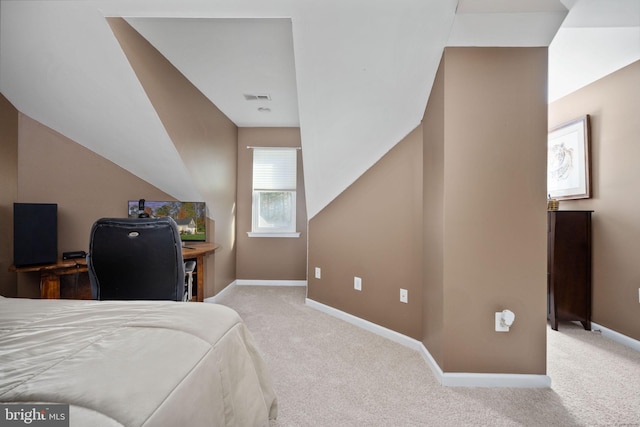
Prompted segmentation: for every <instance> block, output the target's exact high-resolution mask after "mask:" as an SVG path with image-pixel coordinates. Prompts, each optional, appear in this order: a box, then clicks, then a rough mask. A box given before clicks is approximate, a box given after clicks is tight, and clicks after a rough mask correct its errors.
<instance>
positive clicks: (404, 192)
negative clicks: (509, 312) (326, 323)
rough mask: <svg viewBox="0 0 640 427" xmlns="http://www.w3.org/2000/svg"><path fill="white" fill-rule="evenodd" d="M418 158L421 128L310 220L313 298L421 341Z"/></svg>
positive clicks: (420, 182)
mask: <svg viewBox="0 0 640 427" xmlns="http://www.w3.org/2000/svg"><path fill="white" fill-rule="evenodd" d="M421 159H422V131H421V129H420V128H418V129H416V130H414V131H413V132H412V133H410V134H409V135H408V136H407V137H405V138H404V139H403V140H402V141H401V142H400V143H398V144H397V145H396V146H395V147H394V148H393V149H392V150H391V151H390V152H389V153H387V154H386V155H385V156H384V157H383V158H382V159H381V160H380V161H379V162H378V163H376V164H375V165H374V166H373V167H371V169H369V170H368V171H367V172H366V173H365V174H363V175H362V176H361V177H360V178H359V179H358V180H357V181H356V182H355V183H354V184H352V185H351V186H350V187H349V188H347V189H346V190H345V191H344V192H343V193H342V194H341V195H340V196H338V197H337V198H336V199H335V200H334V201H333V202H331V203H330V204H329V205H328V206H327V207H325V208H324V209H323V210H322V211H321V212H320V213H318V214H317V215H315V216H314V217H313V218H312V219H311V220H310V221H309V269H308V296H309V298H310V299H312V300H314V301H317V302H320V303H323V304H326V305H329V306H331V307H335V308H337V309H339V310H342V311H345V312H347V313H350V314H353V315H354V316H357V317H360V318H363V319H366V320H369V321H371V322H373V323H376V324H378V325H382V326H384V327H387V328H389V329H392V330H395V331H397V332H400V333H402V334H405V335H408V336H410V337H413V338H416V339H419V338H420V337H421V334H422V328H421V326H422V325H421V318H422V283H421V282H422V274H421V267H420V263H421V260H422V236H421V233H420V230H421V228H422V161H421ZM315 267H320V269H321V273H322V274H321V279H315V277H314V271H315ZM354 276H358V277H361V278H362V291H357V290H354V287H353V278H354ZM400 288H404V289H407V290H408V291H409V303H408V304H405V303H402V302H400Z"/></svg>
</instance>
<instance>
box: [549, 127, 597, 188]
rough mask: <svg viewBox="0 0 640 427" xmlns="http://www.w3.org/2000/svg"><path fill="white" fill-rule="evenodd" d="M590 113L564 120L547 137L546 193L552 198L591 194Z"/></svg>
mask: <svg viewBox="0 0 640 427" xmlns="http://www.w3.org/2000/svg"><path fill="white" fill-rule="evenodd" d="M589 145H590V144H589V116H588V115H586V116H584V117H581V118H579V119H576V120H573V121H571V122H568V123H564V124H562V125H560V126H558V127H556V128H555V129H552V130H551V131H550V132H549V136H548V139H547V193H548V195H549V197H551V198H552V199H558V200H568V199H588V198H590V197H591V171H590V156H589Z"/></svg>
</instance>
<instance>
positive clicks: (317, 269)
mask: <svg viewBox="0 0 640 427" xmlns="http://www.w3.org/2000/svg"><path fill="white" fill-rule="evenodd" d="M320 276H321V271H320V267H316V279H319V278H320Z"/></svg>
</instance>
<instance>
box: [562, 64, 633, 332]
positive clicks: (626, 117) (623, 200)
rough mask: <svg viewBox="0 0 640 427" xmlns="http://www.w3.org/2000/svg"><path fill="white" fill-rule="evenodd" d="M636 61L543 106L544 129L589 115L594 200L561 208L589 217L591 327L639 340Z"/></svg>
mask: <svg viewBox="0 0 640 427" xmlns="http://www.w3.org/2000/svg"><path fill="white" fill-rule="evenodd" d="M639 94H640V61H637V62H635V63H633V64H631V65H629V66H627V67H625V68H623V69H621V70H619V71H617V72H615V73H613V74H610V75H609V76H606V77H604V78H602V79H601V80H598V81H597V82H594V83H592V84H590V85H588V86H586V87H584V88H582V89H580V90H578V91H577V92H574V93H573V94H570V95H568V96H566V97H564V98H562V99H560V100H558V101H556V102H553V103H552V104H551V105H550V106H549V128H553V127H555V126H557V125H560V124H562V123H565V122H567V121H570V120H573V119H575V118H578V117H581V116H583V115H585V114H588V115H589V116H590V119H591V156H592V160H591V165H592V176H591V180H592V197H591V199H585V200H573V201H568V200H567V201H561V202H560V209H585V210H593V211H594V213H593V224H592V233H593V250H592V252H593V255H592V256H593V292H592V295H593V311H592V313H593V315H592V320H593V321H594V322H596V323H598V324H600V325H602V326H605V327H607V328H610V329H613V330H615V331H617V332H620V333H622V334H624V335H627V336H629V337H631V338H634V339H636V340H640V303H639V301H638V292H639V291H638V289H639V288H640V270H639V269H638V253H640V198H639V197H638V187H639V186H640V167H639V166H638V159H640V143H639V142H640V120H638V112H639V111H640V97H639V96H638V95H639Z"/></svg>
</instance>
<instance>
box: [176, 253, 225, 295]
mask: <svg viewBox="0 0 640 427" xmlns="http://www.w3.org/2000/svg"><path fill="white" fill-rule="evenodd" d="M218 246H219V245H217V244H215V243H190V242H185V246H183V247H182V258H183V259H194V258H195V260H196V286H197V287H196V289H197V291H196V301H198V302H202V301H204V257H205V255H208V254H210V253H212V252H213V251H215V250H216V249H218Z"/></svg>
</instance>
